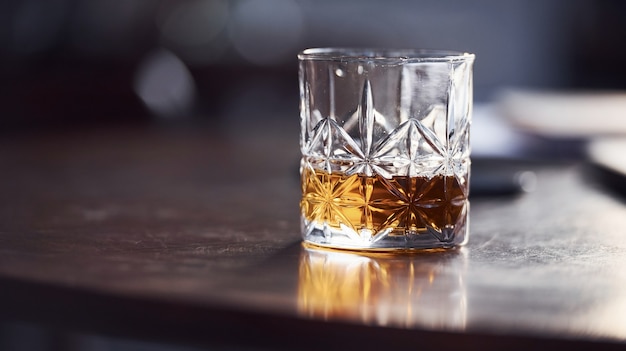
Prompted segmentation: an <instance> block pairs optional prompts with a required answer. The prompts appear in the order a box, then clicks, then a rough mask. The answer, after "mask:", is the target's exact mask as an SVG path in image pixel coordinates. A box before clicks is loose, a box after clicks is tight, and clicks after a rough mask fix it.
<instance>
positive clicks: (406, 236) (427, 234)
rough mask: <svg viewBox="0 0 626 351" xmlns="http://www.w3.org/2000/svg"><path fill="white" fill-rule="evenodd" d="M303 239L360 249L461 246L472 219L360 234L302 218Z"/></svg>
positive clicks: (404, 249)
mask: <svg viewBox="0 0 626 351" xmlns="http://www.w3.org/2000/svg"><path fill="white" fill-rule="evenodd" d="M301 225H302V233H303V239H304V242H305V243H307V244H312V245H315V246H321V247H326V248H334V249H344V250H358V251H396V250H399V251H406V250H426V249H451V248H454V247H458V246H462V245H464V244H465V243H466V242H467V239H468V237H469V219H468V218H467V217H465V218H463V220H461V221H459V222H458V223H457V224H456V225H455V226H454V227H452V228H444V229H442V230H441V231H437V230H436V229H434V228H429V229H427V230H426V231H423V232H419V233H411V232H408V233H397V232H394V231H393V230H391V229H389V230H387V231H383V232H379V233H377V234H376V235H374V236H371V235H367V233H365V234H366V235H363V234H357V233H356V232H354V231H352V230H350V229H348V228H343V229H337V228H333V227H331V226H329V225H327V224H325V223H319V222H310V221H308V220H307V219H306V218H304V217H302V218H301Z"/></svg>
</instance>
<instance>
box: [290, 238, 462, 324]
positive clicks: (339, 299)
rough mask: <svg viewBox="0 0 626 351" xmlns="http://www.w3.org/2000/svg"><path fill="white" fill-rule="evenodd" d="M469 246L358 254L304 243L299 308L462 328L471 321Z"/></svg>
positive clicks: (313, 313) (327, 315) (332, 315)
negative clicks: (467, 284)
mask: <svg viewBox="0 0 626 351" xmlns="http://www.w3.org/2000/svg"><path fill="white" fill-rule="evenodd" d="M465 266H466V253H465V251H464V249H459V250H453V251H446V252H423V253H419V254H408V253H407V254H397V253H396V254H389V253H367V254H366V253H355V252H348V251H338V250H326V249H317V248H313V247H310V246H303V248H302V251H301V254H300V268H299V279H298V313H299V314H300V315H301V316H306V317H311V318H321V319H324V320H343V321H351V322H360V323H365V324H371V325H380V326H395V327H432V328H443V329H453V330H461V329H464V328H465V323H466V319H467V317H466V312H467V305H466V288H465V284H464V281H463V275H464V273H465Z"/></svg>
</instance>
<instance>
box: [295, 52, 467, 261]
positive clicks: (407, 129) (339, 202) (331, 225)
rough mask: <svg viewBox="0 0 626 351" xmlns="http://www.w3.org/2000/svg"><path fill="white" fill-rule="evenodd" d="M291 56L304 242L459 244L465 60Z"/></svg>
mask: <svg viewBox="0 0 626 351" xmlns="http://www.w3.org/2000/svg"><path fill="white" fill-rule="evenodd" d="M299 58H300V98H301V99H300V100H301V106H300V111H301V140H300V145H301V151H302V163H301V175H302V191H303V197H302V201H301V213H302V231H303V236H304V240H306V241H309V242H312V243H315V244H318V245H324V246H332V247H341V248H354V249H394V248H400V249H402V248H434V247H452V246H455V245H458V244H462V243H464V242H465V240H466V238H467V215H468V207H469V204H468V203H467V196H468V185H469V184H468V181H469V164H470V160H469V150H470V149H469V126H470V121H471V108H472V64H473V55H469V54H453V53H448V52H423V51H397V52H390V51H373V50H369V51H367V50H366V51H363V52H357V51H355V50H343V51H342V50H336V51H330V50H323V49H322V50H305V51H304V52H303V53H302V54H300V56H299Z"/></svg>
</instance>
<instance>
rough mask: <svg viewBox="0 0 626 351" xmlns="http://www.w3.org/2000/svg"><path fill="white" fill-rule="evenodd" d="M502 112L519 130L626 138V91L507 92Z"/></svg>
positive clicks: (501, 107)
mask: <svg viewBox="0 0 626 351" xmlns="http://www.w3.org/2000/svg"><path fill="white" fill-rule="evenodd" d="M498 110H499V112H500V113H501V114H502V116H503V117H505V118H506V119H508V120H509V121H510V122H511V124H513V125H514V126H515V127H516V128H519V129H522V130H525V131H527V132H531V133H533V134H540V135H546V136H550V137H559V138H588V137H595V136H608V135H626V92H610V93H599V92H598V93H596V92H531V91H517V90H513V91H507V92H505V93H503V94H502V95H501V97H500V99H499V100H498Z"/></svg>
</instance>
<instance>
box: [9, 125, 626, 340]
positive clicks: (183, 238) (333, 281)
mask: <svg viewBox="0 0 626 351" xmlns="http://www.w3.org/2000/svg"><path fill="white" fill-rule="evenodd" d="M252 132H254V134H253V133H252ZM297 143H298V141H297V131H296V130H292V128H291V126H290V127H288V128H287V129H286V130H285V131H284V133H275V132H271V131H269V130H268V131H263V130H255V131H249V132H247V133H244V134H243V135H236V134H234V133H224V132H220V133H217V132H215V131H211V130H210V129H205V130H195V131H193V130H186V129H158V128H151V129H139V128H128V129H123V128H122V129H102V130H91V131H80V132H79V131H73V132H72V131H58V132H46V133H39V134H31V135H19V136H18V135H13V136H5V137H3V138H2V139H0V311H1V313H0V323H18V322H27V323H34V324H36V325H42V326H53V327H54V328H60V329H61V330H65V331H68V332H84V333H94V334H99V335H105V336H120V337H124V338H132V339H137V340H150V341H154V342H167V343H175V344H180V345H222V346H232V347H251V348H270V349H320V348H323V349H326V350H340V349H342V350H343V349H360V350H364V349H365V350H374V349H376V350H379V349H415V348H416V347H418V346H419V347H420V348H421V349H429V348H432V349H437V350H448V349H459V348H463V349H472V350H474V349H480V350H492V349H493V350H496V349H497V350H501V349H503V348H506V349H528V348H529V347H530V348H538V347H546V348H548V347H550V348H552V347H559V346H565V347H571V348H572V349H586V348H589V347H594V348H595V349H626V200H625V199H624V198H623V197H620V196H618V195H616V194H612V192H611V191H610V190H608V189H605V188H603V187H602V186H601V185H599V184H598V183H597V181H596V180H595V178H593V177H591V176H590V174H589V172H587V167H586V166H585V165H584V164H581V163H578V162H577V163H559V164H554V165H544V166H542V167H538V168H536V169H534V171H535V172H536V175H537V185H536V190H535V191H534V192H531V193H522V194H517V195H511V196H498V197H478V196H475V197H472V199H471V230H470V232H471V235H470V241H469V243H468V245H467V246H465V247H464V248H462V249H458V250H452V251H448V252H443V253H420V254H413V255H406V254H405V255H363V254H356V253H350V252H341V251H323V250H322V251H321V250H315V249H312V248H306V247H304V246H302V245H301V242H300V234H299V230H300V228H299V219H298V216H299V211H298V200H299V194H300V193H299V192H300V190H299V182H298V169H297V167H298V155H299V150H298V145H297Z"/></svg>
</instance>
